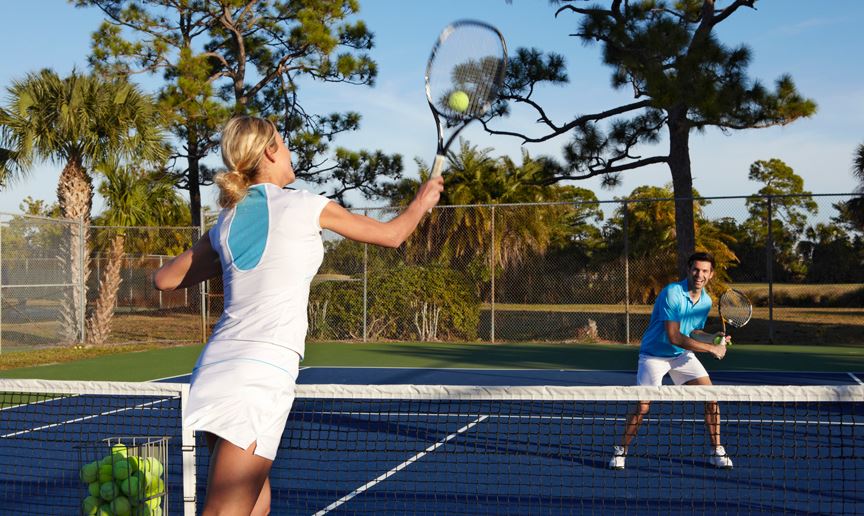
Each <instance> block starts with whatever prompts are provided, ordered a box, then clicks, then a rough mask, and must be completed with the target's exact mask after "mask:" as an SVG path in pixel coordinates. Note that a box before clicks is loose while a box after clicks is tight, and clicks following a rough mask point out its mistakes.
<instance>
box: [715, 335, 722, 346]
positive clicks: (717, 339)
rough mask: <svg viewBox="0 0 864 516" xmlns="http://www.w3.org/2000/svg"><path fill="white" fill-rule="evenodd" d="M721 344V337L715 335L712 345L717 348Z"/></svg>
mask: <svg viewBox="0 0 864 516" xmlns="http://www.w3.org/2000/svg"><path fill="white" fill-rule="evenodd" d="M722 343H723V335H717V336H716V337H714V344H715V345H717V346H719V345H720V344H722Z"/></svg>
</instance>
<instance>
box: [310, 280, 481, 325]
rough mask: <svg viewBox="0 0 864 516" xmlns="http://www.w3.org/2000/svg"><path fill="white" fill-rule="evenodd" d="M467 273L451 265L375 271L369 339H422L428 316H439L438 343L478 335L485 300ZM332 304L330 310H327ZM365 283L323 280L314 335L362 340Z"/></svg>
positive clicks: (313, 311)
mask: <svg viewBox="0 0 864 516" xmlns="http://www.w3.org/2000/svg"><path fill="white" fill-rule="evenodd" d="M474 290H475V289H474V288H473V286H472V285H471V284H470V282H469V280H468V279H467V278H466V276H465V275H464V274H462V273H461V272H458V271H454V270H452V269H448V268H445V267H435V266H430V267H420V266H411V265H408V266H405V265H403V266H397V267H392V268H389V269H386V270H381V271H379V272H374V273H371V274H370V276H369V279H368V303H369V304H368V319H367V332H368V333H367V336H368V338H370V339H396V340H416V339H418V338H420V337H421V330H420V328H421V327H422V326H423V322H424V315H425V317H426V322H427V323H429V321H430V319H431V318H432V317H433V315H432V314H433V311H434V310H437V309H440V312H437V325H436V333H435V339H441V340H454V339H466V340H471V339H475V338H476V337H477V325H478V323H479V318H480V302H479V300H478V298H477V296H476V295H475V294H474ZM325 306H326V311H325ZM362 317H363V285H362V283H361V282H338V281H328V282H322V283H319V284H317V285H315V286H313V287H312V292H311V295H310V319H312V320H313V322H314V323H313V324H311V325H310V330H312V331H310V336H312V337H313V338H319V339H326V338H351V339H359V338H361V337H362V329H363V319H362Z"/></svg>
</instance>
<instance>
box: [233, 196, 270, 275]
mask: <svg viewBox="0 0 864 516" xmlns="http://www.w3.org/2000/svg"><path fill="white" fill-rule="evenodd" d="M269 229H270V213H269V211H268V208H267V193H266V191H265V187H264V185H255V186H253V187H251V188H249V192H248V193H247V194H246V197H245V198H243V200H242V201H240V202H239V203H238V204H237V207H236V208H235V212H234V220H233V221H232V222H231V229H230V230H229V231H230V232H229V233H228V249H229V250H230V251H231V256H233V257H234V266H235V267H237V268H238V269H240V270H249V269H253V268H255V266H256V265H258V263H259V262H260V261H261V256H262V255H263V254H264V249H265V248H266V247H267V234H268V233H269Z"/></svg>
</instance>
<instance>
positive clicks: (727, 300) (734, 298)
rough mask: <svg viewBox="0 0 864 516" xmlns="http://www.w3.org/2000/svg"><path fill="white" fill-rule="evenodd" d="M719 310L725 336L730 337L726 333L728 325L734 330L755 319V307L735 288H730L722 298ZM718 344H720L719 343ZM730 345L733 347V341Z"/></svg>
mask: <svg viewBox="0 0 864 516" xmlns="http://www.w3.org/2000/svg"><path fill="white" fill-rule="evenodd" d="M718 309H719V311H720V322H721V324H722V325H723V334H724V335H728V333H726V325H727V324H728V325H729V326H732V327H733V328H740V327H742V326H744V325H745V324H747V323H748V322H750V318H751V317H753V305H752V304H751V303H750V300H749V299H747V296H745V295H744V294H743V293H742V292H741V291H740V290H735V289H734V288H730V289H729V290H727V291H726V292H724V293H723V295H722V296H720V304H719V306H718ZM721 339H722V337H721ZM717 343H718V344H719V342H717ZM729 345H730V346H731V345H732V341H731V340H730V341H729Z"/></svg>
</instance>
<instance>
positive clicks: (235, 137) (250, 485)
mask: <svg viewBox="0 0 864 516" xmlns="http://www.w3.org/2000/svg"><path fill="white" fill-rule="evenodd" d="M222 160H223V162H224V163H225V166H226V168H227V172H225V173H223V174H220V175H219V176H217V177H216V184H217V185H218V186H219V204H220V205H221V207H222V208H223V210H222V212H221V213H220V214H219V219H218V221H217V222H216V224H215V226H213V228H212V229H211V230H210V231H209V232H208V233H207V234H205V235H204V236H203V237H202V238H201V239H200V240H199V241H198V242H197V243H196V244H195V245H194V246H193V247H192V248H191V249H189V250H187V251H186V252H184V253H183V254H181V255H179V256H177V257H176V258H174V259H172V260H171V261H170V262H168V263H166V264H165V265H164V266H163V267H162V268H161V269H159V270H158V271H157V272H156V274H155V275H154V278H153V282H154V285H155V286H156V288H157V289H159V290H174V289H178V288H184V287H188V286H189V285H193V284H196V283H198V282H201V281H204V280H207V279H209V278H213V277H215V276H217V275H219V274H220V273H221V274H222V281H223V284H224V293H225V305H224V306H225V309H224V311H223V313H222V316H221V317H220V319H219V321H218V322H217V323H216V326H215V327H214V329H213V334H212V336H211V337H210V339H209V341H208V343H207V345H206V346H205V348H204V350H203V351H202V352H201V356H200V357H199V358H198V362H197V363H196V365H195V368H194V371H193V375H192V385H191V390H190V396H189V399H188V402H187V406H186V412H185V414H184V416H183V417H184V425H185V426H187V427H190V428H192V429H193V430H198V431H203V432H205V435H206V438H207V444H208V447H209V448H210V453H211V461H210V472H209V476H208V484H207V497H206V501H205V506H204V512H203V514H205V515H215V514H220V515H223V514H243V515H248V514H256V515H259V514H261V515H263V514H268V513H269V510H270V483H269V479H268V475H269V472H270V466H271V465H272V463H273V460H274V459H275V457H276V451H277V448H278V446H279V442H280V440H281V436H282V431H283V430H284V427H285V422H286V420H287V418H288V412H289V410H290V409H291V405H292V403H293V401H294V384H295V381H296V379H297V373H298V368H299V362H300V360H301V359H302V358H303V351H304V347H305V338H306V330H307V324H308V323H307V305H308V301H309V287H310V284H311V282H312V278H313V277H314V276H315V274H316V272H317V271H318V267H319V266H320V265H321V261H322V259H323V256H324V248H323V243H322V240H321V230H322V229H328V230H331V231H334V232H336V233H338V234H340V235H342V236H344V237H346V238H349V239H352V240H356V241H358V242H366V243H370V244H377V245H381V246H385V247H397V246H399V245H400V244H401V243H402V242H404V241H405V239H406V238H407V237H408V236H409V235H410V234H411V233H412V232H413V231H414V229H415V228H416V227H417V224H418V223H419V222H420V220H421V219H422V218H423V215H424V214H426V213H427V212H428V211H429V210H430V209H431V208H432V207H434V206H435V205H436V204H437V203H438V199H439V197H440V194H441V191H442V190H443V180H442V179H441V178H440V177H439V178H435V179H431V180H429V181H427V182H426V183H424V184H422V185H421V186H420V189H419V191H418V192H417V195H416V197H415V198H414V200H413V201H412V202H411V204H410V205H409V206H408V207H407V208H406V209H405V210H404V211H403V212H402V213H401V214H400V215H399V216H398V217H396V218H394V219H392V220H390V221H389V222H386V223H385V222H378V221H376V220H374V219H370V218H368V217H364V216H362V215H357V214H354V213H351V212H349V211H347V210H346V209H344V208H342V207H341V206H339V205H338V204H336V203H334V202H331V201H330V200H329V199H328V198H326V197H322V196H320V195H315V194H312V193H309V192H307V191H304V190H283V188H282V187H284V186H285V185H288V184H291V183H292V182H293V181H294V179H295V176H294V169H293V168H292V166H291V153H290V151H289V150H288V148H287V147H286V146H285V142H284V141H283V140H282V137H281V135H280V134H279V131H277V129H276V127H275V125H273V123H271V122H269V121H267V120H264V119H261V118H253V117H246V116H242V117H236V118H233V119H231V120H230V121H229V122H228V123H227V124H226V126H225V127H224V129H223V131H222Z"/></svg>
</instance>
